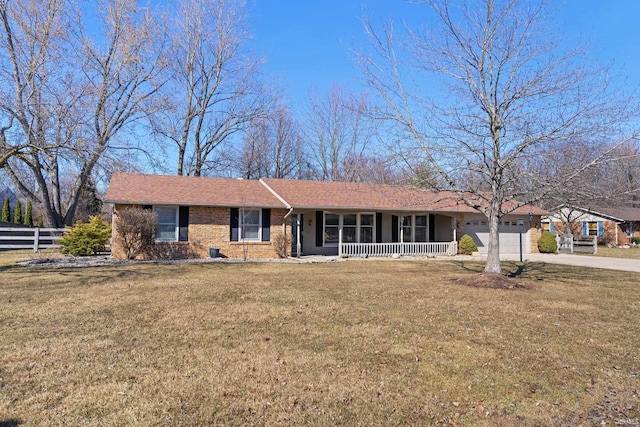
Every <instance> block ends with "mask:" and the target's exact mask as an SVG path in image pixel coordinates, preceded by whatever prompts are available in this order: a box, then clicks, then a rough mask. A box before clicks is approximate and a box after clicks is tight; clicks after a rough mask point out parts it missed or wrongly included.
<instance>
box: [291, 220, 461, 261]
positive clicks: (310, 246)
mask: <svg viewBox="0 0 640 427" xmlns="http://www.w3.org/2000/svg"><path fill="white" fill-rule="evenodd" d="M291 218H292V221H291V230H292V236H291V237H292V248H291V249H292V250H291V254H292V255H293V256H297V257H300V256H308V255H325V256H340V257H393V256H452V255H455V254H457V252H458V242H457V224H458V221H457V217H454V216H449V215H443V214H439V213H438V214H436V213H430V212H398V211H392V212H353V211H348V210H331V211H313V210H311V211H310V210H307V211H300V210H298V211H297V212H295V213H292V215H291Z"/></svg>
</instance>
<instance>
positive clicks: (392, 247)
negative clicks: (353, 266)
mask: <svg viewBox="0 0 640 427" xmlns="http://www.w3.org/2000/svg"><path fill="white" fill-rule="evenodd" d="M457 253H458V242H455V241H454V242H425V243H342V244H341V245H340V246H339V250H338V254H339V255H340V256H347V257H355V256H367V257H374V256H375V257H391V256H393V255H415V256H428V255H455V254H457Z"/></svg>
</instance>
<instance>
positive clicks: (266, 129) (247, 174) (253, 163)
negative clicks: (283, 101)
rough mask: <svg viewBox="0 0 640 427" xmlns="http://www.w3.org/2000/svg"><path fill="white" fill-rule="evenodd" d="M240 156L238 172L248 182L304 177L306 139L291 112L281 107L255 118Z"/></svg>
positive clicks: (247, 131)
mask: <svg viewBox="0 0 640 427" xmlns="http://www.w3.org/2000/svg"><path fill="white" fill-rule="evenodd" d="M238 157H239V161H240V165H239V168H238V169H239V171H240V172H241V174H242V176H243V177H244V178H247V179H257V178H293V179H295V178H301V177H303V176H304V169H305V167H306V161H305V153H304V147H303V143H302V136H301V135H300V131H299V126H298V124H297V123H296V121H295V120H294V118H293V115H292V114H291V112H290V111H289V110H288V109H287V108H286V107H284V106H282V105H281V106H279V107H277V108H276V110H275V111H274V112H273V113H272V114H270V115H269V116H268V117H256V118H255V119H253V120H252V121H251V123H250V124H249V126H248V128H247V130H246V135H245V138H244V140H243V145H242V153H240V154H239V155H238Z"/></svg>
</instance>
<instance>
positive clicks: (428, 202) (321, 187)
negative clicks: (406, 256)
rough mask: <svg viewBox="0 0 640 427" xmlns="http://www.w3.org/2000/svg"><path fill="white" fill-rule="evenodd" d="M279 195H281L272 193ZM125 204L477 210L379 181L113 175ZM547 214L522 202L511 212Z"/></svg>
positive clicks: (114, 197) (442, 195) (114, 194)
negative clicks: (373, 182)
mask: <svg viewBox="0 0 640 427" xmlns="http://www.w3.org/2000/svg"><path fill="white" fill-rule="evenodd" d="M274 193H275V194H277V195H278V196H279V197H280V199H279V198H278V197H277V196H276V195H275V194H274ZM105 199H106V201H107V202H111V203H123V204H172V205H192V206H228V207H244V206H248V207H264V208H284V207H287V208H289V207H293V208H295V209H319V210H331V209H346V210H360V211H364V210H375V211H404V212H425V211H431V212H476V211H475V210H474V209H472V208H470V207H469V206H467V205H466V204H465V203H464V202H462V201H461V200H460V198H459V197H458V195H457V194H455V193H453V192H449V191H443V192H433V191H430V190H425V189H419V188H413V187H402V186H392V185H382V184H367V183H359V182H335V181H304V180H291V179H274V178H264V179H261V180H260V181H256V180H243V179H232V178H202V177H190V176H177V175H141V174H130V173H117V174H114V175H113V177H112V178H111V183H110V185H109V189H108V190H107V194H106V197H105ZM528 212H532V213H533V214H536V215H539V214H545V213H546V212H545V211H542V210H541V209H539V208H535V207H530V206H525V207H521V208H518V209H516V211H515V213H518V214H527V213H528Z"/></svg>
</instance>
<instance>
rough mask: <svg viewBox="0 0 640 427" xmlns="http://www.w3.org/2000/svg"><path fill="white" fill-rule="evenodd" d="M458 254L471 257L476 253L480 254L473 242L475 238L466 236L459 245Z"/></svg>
mask: <svg viewBox="0 0 640 427" xmlns="http://www.w3.org/2000/svg"><path fill="white" fill-rule="evenodd" d="M458 252H459V253H461V254H462V255H471V254H472V253H474V252H478V246H477V245H476V242H474V241H473V237H471V236H469V235H468V234H465V235H464V236H462V238H461V239H460V243H458Z"/></svg>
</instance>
